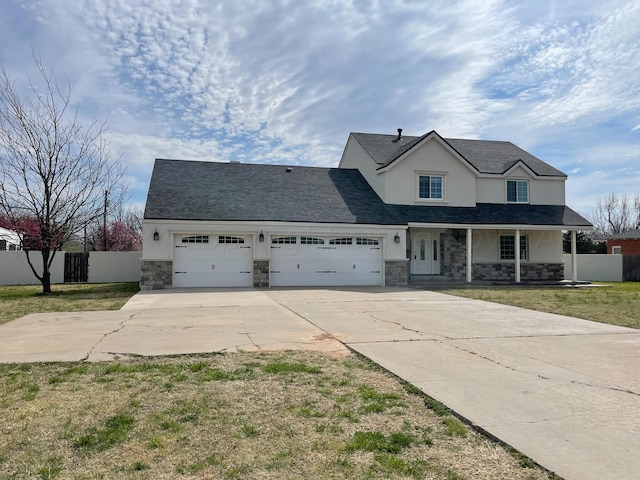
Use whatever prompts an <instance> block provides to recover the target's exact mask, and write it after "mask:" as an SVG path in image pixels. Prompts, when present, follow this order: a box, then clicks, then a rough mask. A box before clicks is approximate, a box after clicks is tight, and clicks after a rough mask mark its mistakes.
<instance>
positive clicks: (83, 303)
mask: <svg viewBox="0 0 640 480" xmlns="http://www.w3.org/2000/svg"><path fill="white" fill-rule="evenodd" d="M51 289H52V290H53V293H52V294H51V295H42V287H41V286H39V285H20V286H0V324H2V323H6V322H10V321H11V320H15V319H16V318H20V317H22V316H24V315H27V314H29V313H46V312H80V311H88V310H118V309H119V308H120V307H122V305H124V304H125V303H126V302H127V300H129V299H130V298H131V297H132V296H133V295H134V294H135V293H137V292H138V290H139V287H138V283H137V282H127V283H81V284H62V285H53V286H52V288H51Z"/></svg>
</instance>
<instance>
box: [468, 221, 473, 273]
mask: <svg viewBox="0 0 640 480" xmlns="http://www.w3.org/2000/svg"><path fill="white" fill-rule="evenodd" d="M472 232H473V230H471V229H470V228H467V283H471V280H473V278H472V276H473V258H472V256H471V250H472V248H471V247H472V245H473V238H472V237H471V235H472Z"/></svg>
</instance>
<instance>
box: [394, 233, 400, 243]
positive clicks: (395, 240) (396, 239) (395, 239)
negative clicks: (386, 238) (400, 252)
mask: <svg viewBox="0 0 640 480" xmlns="http://www.w3.org/2000/svg"><path fill="white" fill-rule="evenodd" d="M393 241H394V242H396V243H400V235H398V232H396V234H395V235H394V236H393Z"/></svg>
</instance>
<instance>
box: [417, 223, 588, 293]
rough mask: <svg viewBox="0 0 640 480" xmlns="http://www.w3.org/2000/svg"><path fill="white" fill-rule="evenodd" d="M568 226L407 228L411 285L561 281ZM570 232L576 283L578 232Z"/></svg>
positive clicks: (421, 226)
mask: <svg viewBox="0 0 640 480" xmlns="http://www.w3.org/2000/svg"><path fill="white" fill-rule="evenodd" d="M563 230H567V229H566V228H565V227H564V226H557V227H556V226H554V227H544V228H541V227H540V226H529V225H522V226H518V227H516V228H514V227H513V226H495V225H473V226H469V225H465V226H458V225H435V226H434V225H425V224H409V229H408V231H407V258H408V259H409V268H408V274H409V284H410V285H411V284H413V285H417V284H421V282H422V283H424V282H434V281H435V282H439V281H442V282H455V283H470V282H474V281H479V282H491V283H493V282H500V283H525V282H526V283H528V282H561V281H564V279H565V272H564V268H565V265H564V260H563V249H562V235H563ZM570 231H571V239H572V242H571V244H572V249H571V255H572V259H573V262H572V275H571V278H572V280H573V282H577V281H578V279H577V257H576V230H570Z"/></svg>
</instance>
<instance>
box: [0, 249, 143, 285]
mask: <svg viewBox="0 0 640 480" xmlns="http://www.w3.org/2000/svg"><path fill="white" fill-rule="evenodd" d="M141 256H142V252H89V283H105V282H138V281H140V257H141ZM29 258H31V262H32V263H33V265H34V266H35V267H36V270H37V271H38V273H41V272H42V255H41V254H40V252H30V253H29ZM63 282H64V252H57V253H56V256H55V258H54V259H53V265H52V266H51V283H63ZM39 283H40V282H39V281H38V279H37V278H36V277H35V275H34V274H33V272H31V269H30V268H29V264H28V263H27V259H26V254H25V253H24V252H2V251H0V285H37V284H39Z"/></svg>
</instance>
